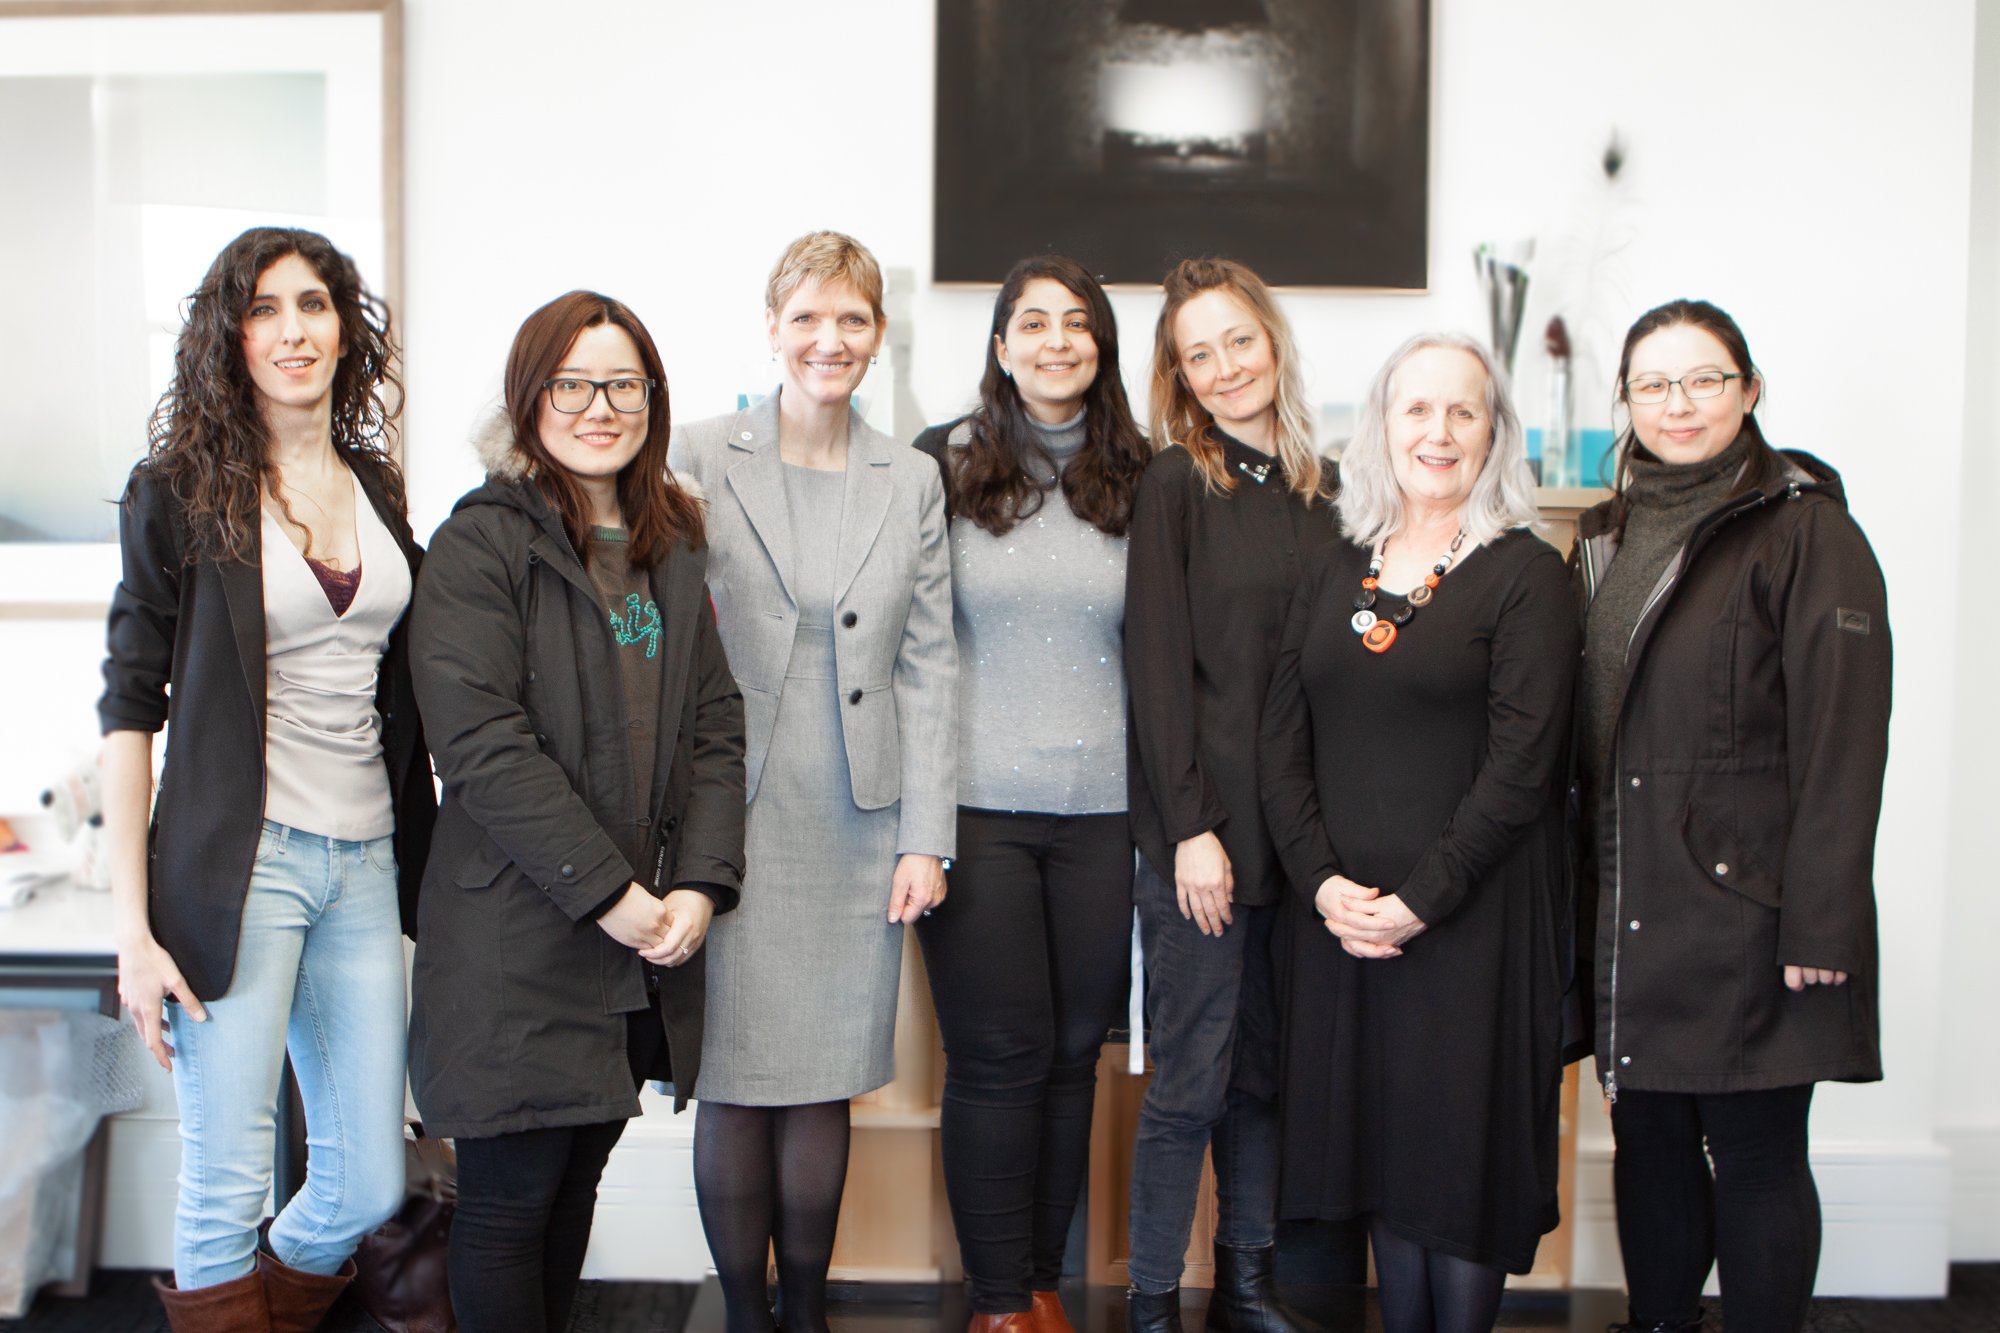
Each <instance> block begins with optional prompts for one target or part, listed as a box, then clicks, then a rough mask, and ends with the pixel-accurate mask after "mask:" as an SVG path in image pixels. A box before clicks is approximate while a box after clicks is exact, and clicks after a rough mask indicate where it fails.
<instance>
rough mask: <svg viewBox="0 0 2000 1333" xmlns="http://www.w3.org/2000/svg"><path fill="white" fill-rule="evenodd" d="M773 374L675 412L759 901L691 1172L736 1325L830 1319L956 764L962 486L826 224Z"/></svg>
mask: <svg viewBox="0 0 2000 1333" xmlns="http://www.w3.org/2000/svg"><path fill="white" fill-rule="evenodd" d="M764 313H765V318H766V321H767V323H768V326H769V331H770V339H771V354H772V359H773V360H775V361H777V362H778V363H779V364H780V366H781V368H782V375H781V378H780V379H779V382H778V387H777V388H776V389H775V390H774V391H773V392H772V393H771V395H770V396H769V397H767V398H765V399H764V400H763V401H761V402H760V403H757V404H756V405H754V406H752V407H750V408H748V409H745V410H744V411H741V412H733V413H728V414H725V415H723V416H719V417H713V418H710V419H709V420H706V421H698V422H695V423H693V424H692V425H688V426H685V427H680V428H677V429H676V431H675V433H674V439H673V444H672V446H671V450H670V458H671V461H672V463H673V466H674V468H675V469H676V470H677V471H679V472H681V473H683V474H685V475H688V476H691V477H692V478H693V479H694V480H695V481H696V482H697V483H698V484H699V486H700V488H701V490H702V492H703V493H704V494H705V495H706V497H707V505H708V515H707V517H708V524H709V528H708V532H709V564H708V582H709V591H710V593H711V595H712V596H713V598H714V602H715V611H716V616H717V620H718V622H719V624H720V627H721V631H722V640H723V645H724V647H725V648H726V650H727V651H728V655H729V663H730V666H731V668H732V669H733V670H734V672H735V674H736V678H737V682H738V684H739V685H740V686H741V687H742V691H743V704H744V713H745V721H746V727H747V731H748V741H749V749H748V755H747V768H748V772H747V792H748V799H749V802H750V805H749V811H748V830H747V836H746V856H747V862H748V866H747V874H746V876H745V879H744V885H743V894H742V905H741V906H740V907H739V908H738V910H737V911H736V912H735V913H733V914H732V915H731V916H730V917H719V918H717V921H716V924H715V926H714V927H713V928H712V930H711V933H710V936H709V942H708V949H709V963H708V1007H707V1023H708V1027H707V1033H706V1035H705V1039H704V1042H703V1052H704V1054H703V1063H702V1070H701V1082H700V1086H699V1087H698V1088H697V1089H696V1094H697V1096H698V1098H699V1100H700V1102H701V1107H700V1111H699V1113H698V1115H697V1118H696V1121H695V1188H696V1192H697V1195H698V1197H699V1200H700V1205H701V1218H702V1227H703V1229H704V1230H705V1231H706V1232H707V1234H708V1244H709V1249H710V1251H711V1252H712V1254H713V1256H714V1259H715V1267H716V1274H717V1276H718V1277H719V1278H720V1279H721V1282H722V1290H723V1296H724V1299H725V1301H726V1303H727V1306H728V1327H729V1330H730V1333H771V1309H770V1305H769V1303H768V1300H767V1292H766V1289H765V1282H764V1275H765V1256H766V1255H767V1254H768V1253H769V1247H770V1246H771V1244H772V1242H773V1241H775V1242H776V1248H777V1260H778V1294H779V1311H780V1313H781V1315H782V1318H783V1322H784V1326H785V1328H786V1330H787V1333H825V1330H826V1327H827V1325H826V1310H825V1296H826V1271H827V1264H828V1262H829V1261H830V1259H831V1258H832V1254H833V1239H834V1227H835V1223H836V1221H837V1220H838V1217H839V1214H840V1194H841V1186H842V1184H843V1183H844V1181H845V1179H846V1175H847V1136H848V1108H847V1103H848V1099H849V1098H850V1097H854V1096H857V1095H859V1094H861V1093H864V1092H868V1091H870V1090H871V1089H874V1088H878V1087H880V1086H881V1085H882V1084H884V1083H887V1082H888V1081H889V1080H890V1078H892V1077H893V1076H894V1073H895V1067H894V1066H895V1061H894V1050H893V1041H892V1039H893V1037H894V1033H895V1022H896V989H897V976H898V971H899V968H900V965H901V958H902V945H903V940H902V934H903V932H902V929H901V926H902V923H904V922H906V921H911V920H914V919H915V918H916V917H917V915H918V914H919V913H923V912H928V911H930V910H931V909H932V908H934V907H935V906H937V904H938V903H940V902H942V901H943V900H944V893H945V884H944V865H945V863H946V861H947V859H948V858H949V857H950V856H951V854H952V851H953V837H954V834H955V829H954V821H955V817H956V813H957V812H956V808H955V806H956V799H957V792H956V778H957V772H958V763H957V752H956V744H957V742H956V733H957V716H956V713H957V698H958V690H957V667H958V663H957V649H956V647H955V643H954V640H953V637H952V628H951V564H950V556H949V553H948V551H947V549H946V546H945V516H944V493H943V488H942V486H941V485H940V483H939V480H938V473H937V468H936V466H935V465H934V464H932V462H931V461H930V460H929V459H928V458H925V457H924V456H923V455H921V454H919V453H917V452H916V451H915V450H913V449H910V448H908V447H906V446H904V445H900V444H897V443H896V442H894V441H892V440H890V439H889V438H888V437H886V436H884V435H882V434H881V433H880V432H878V431H876V430H874V429H872V428H871V427H869V425H868V424H867V423H866V422H864V421H863V420H862V419H861V416H860V414H859V413H858V412H856V411H855V410H854V408H853V405H852V402H851V399H852V397H853V394H854V390H855V387H856V386H857V385H859V384H860V383H861V379H862V377H863V376H864V375H866V374H867V373H868V367H869V366H870V365H871V364H873V361H874V358H875V354H876V352H877V351H878V350H879V349H880V347H881V344H882V334H883V329H884V325H885V319H884V316H883V313H882V274H881V269H880V268H879V267H878V266H877V265H876V263H875V258H874V256H873V255H871V254H869V253H868V251H867V249H866V248H865V247H863V246H862V245H861V244H860V243H859V242H857V241H855V240H853V239H852V238H850V237H847V236H843V235H840V234H839V233H837V232H814V233H811V234H809V235H806V236H802V237H800V238H799V239H798V240H796V241H794V242H792V244H791V245H790V246H789V247H787V248H786V250H785V253H784V254H783V255H782V256H780V257H779V260H778V263H777V266H776V267H775V268H773V269H772V270H771V276H770V281H769V284H768V286H767V288H766V291H765V312H764Z"/></svg>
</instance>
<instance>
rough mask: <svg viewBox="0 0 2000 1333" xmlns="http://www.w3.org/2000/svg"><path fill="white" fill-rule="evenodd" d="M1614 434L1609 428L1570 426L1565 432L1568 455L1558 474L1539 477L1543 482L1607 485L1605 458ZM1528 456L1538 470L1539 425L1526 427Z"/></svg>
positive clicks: (1606, 460) (1539, 448) (1606, 459)
mask: <svg viewBox="0 0 2000 1333" xmlns="http://www.w3.org/2000/svg"><path fill="white" fill-rule="evenodd" d="M1616 438H1617V437H1616V435H1615V434H1614V433H1613V432H1612V431H1609V430H1606V429H1603V428H1598V429H1595V430H1573V431H1571V432H1570V433H1569V457H1568V458H1566V459H1565V460H1564V462H1565V464H1566V466H1565V467H1564V469H1563V471H1564V472H1565V473H1566V474H1567V475H1565V476H1562V477H1543V478H1542V485H1544V486H1609V485H1610V484H1611V465H1610V463H1609V461H1608V459H1609V456H1610V453H1611V446H1612V444H1613V442H1614V441H1615V440H1616ZM1528 458H1529V459H1530V460H1531V461H1532V462H1533V463H1534V464H1535V468H1536V471H1537V472H1539V471H1540V470H1541V462H1542V428H1541V427H1540V426H1530V427H1528Z"/></svg>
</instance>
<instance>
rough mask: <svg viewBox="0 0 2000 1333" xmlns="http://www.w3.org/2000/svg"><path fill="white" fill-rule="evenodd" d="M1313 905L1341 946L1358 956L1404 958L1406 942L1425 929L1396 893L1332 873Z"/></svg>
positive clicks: (1316, 895) (1323, 884)
mask: <svg viewBox="0 0 2000 1333" xmlns="http://www.w3.org/2000/svg"><path fill="white" fill-rule="evenodd" d="M1313 906H1314V907H1315V908H1317V909H1318V911H1319V914H1320V916H1322V917H1324V918H1325V919H1326V928H1327V930H1328V931H1329V932H1331V933H1332V934H1334V935H1335V936H1337V937H1339V940H1340V947H1341V948H1343V949H1345V950H1346V951H1347V952H1348V953H1350V954H1352V955H1354V957H1356V958H1400V957H1402V954H1403V945H1404V944H1406V943H1408V942H1409V941H1410V940H1411V939H1412V938H1414V937H1415V936H1417V935H1420V934H1422V933H1423V931H1424V923H1423V922H1422V921H1419V920H1418V919H1417V914H1416V913H1415V912H1412V911H1411V910H1410V909H1409V908H1408V907H1407V906H1405V905H1404V903H1403V900H1402V899H1401V898H1400V897H1398V896H1397V895H1395V894H1393V893H1392V894H1389V895H1388V896H1387V897H1384V896H1383V895H1382V890H1380V889H1371V888H1368V887H1367V886H1366V885H1362V884H1356V883H1355V882H1354V881H1353V880H1351V879H1349V878H1347V876H1345V875H1329V876H1327V878H1326V879H1325V880H1324V881H1323V882H1322V883H1321V884H1320V886H1319V892H1318V893H1316V894H1314V895H1313Z"/></svg>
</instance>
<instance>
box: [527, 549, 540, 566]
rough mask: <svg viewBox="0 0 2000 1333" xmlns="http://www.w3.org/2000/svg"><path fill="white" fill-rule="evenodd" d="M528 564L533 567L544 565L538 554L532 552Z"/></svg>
mask: <svg viewBox="0 0 2000 1333" xmlns="http://www.w3.org/2000/svg"><path fill="white" fill-rule="evenodd" d="M528 563H529V564H531V565H539V564H541V563H542V557H541V556H540V555H539V554H538V553H536V552H534V551H530V552H528Z"/></svg>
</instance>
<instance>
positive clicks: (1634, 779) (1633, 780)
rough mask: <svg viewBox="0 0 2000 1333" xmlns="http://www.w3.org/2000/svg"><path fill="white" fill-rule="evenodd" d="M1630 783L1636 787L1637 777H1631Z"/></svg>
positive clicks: (1637, 783)
mask: <svg viewBox="0 0 2000 1333" xmlns="http://www.w3.org/2000/svg"><path fill="white" fill-rule="evenodd" d="M1632 785H1633V786H1635V787H1636V786H1638V785H1639V779H1637V778H1633V779H1632Z"/></svg>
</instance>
